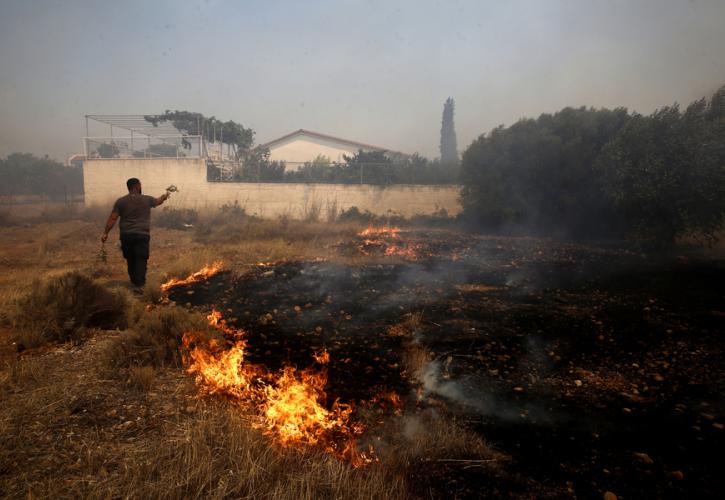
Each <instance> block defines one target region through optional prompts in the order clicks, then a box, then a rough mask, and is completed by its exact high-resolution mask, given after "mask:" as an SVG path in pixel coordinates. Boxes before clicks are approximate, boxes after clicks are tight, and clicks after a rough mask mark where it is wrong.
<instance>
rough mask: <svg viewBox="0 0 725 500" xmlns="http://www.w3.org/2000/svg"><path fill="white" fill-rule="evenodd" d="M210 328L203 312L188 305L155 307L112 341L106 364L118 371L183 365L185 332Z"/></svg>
mask: <svg viewBox="0 0 725 500" xmlns="http://www.w3.org/2000/svg"><path fill="white" fill-rule="evenodd" d="M207 328H208V324H207V322H206V321H205V319H204V318H203V317H202V316H200V315H197V314H192V313H190V312H188V311H186V310H184V309H181V308H176V307H169V308H161V309H155V310H153V311H151V312H149V313H146V314H144V315H142V316H141V319H140V320H139V321H138V323H136V324H135V325H134V326H133V328H132V329H130V330H129V331H127V332H124V333H123V334H122V335H121V336H119V337H118V338H116V339H114V341H113V342H111V343H110V345H109V347H108V350H107V352H106V363H105V364H106V366H107V367H108V368H110V369H113V370H114V371H115V370H117V369H119V368H131V367H139V366H151V367H157V366H165V365H174V366H181V358H180V353H179V347H180V346H181V339H182V337H183V335H184V333H185V332H188V331H198V330H205V329H207Z"/></svg>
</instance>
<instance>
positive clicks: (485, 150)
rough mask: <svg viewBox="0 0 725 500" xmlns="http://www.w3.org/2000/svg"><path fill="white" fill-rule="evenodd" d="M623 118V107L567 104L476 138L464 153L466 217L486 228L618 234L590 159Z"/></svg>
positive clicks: (596, 234) (579, 234) (618, 126)
mask: <svg viewBox="0 0 725 500" xmlns="http://www.w3.org/2000/svg"><path fill="white" fill-rule="evenodd" d="M628 119H629V115H628V114H627V111H626V110H624V109H616V110H613V111H611V110H595V109H586V108H578V109H574V108H565V109H563V110H561V111H559V112H558V113H555V114H553V115H549V114H543V115H541V116H540V117H539V118H538V119H536V120H533V119H524V120H520V121H519V122H517V123H515V124H514V125H512V126H510V127H508V128H505V127H503V126H501V127H497V128H495V129H494V130H492V131H491V132H490V133H489V134H488V135H485V134H484V135H482V136H480V137H479V138H478V139H477V140H476V141H474V142H473V144H471V146H470V147H469V148H468V149H467V150H466V151H465V152H464V154H463V160H462V181H463V184H464V189H463V191H462V201H463V206H464V214H465V216H466V218H467V219H468V220H470V221H472V222H474V223H475V224H477V225H479V226H481V227H483V228H486V229H489V230H509V229H517V230H521V231H526V232H533V233H540V234H551V233H555V234H562V233H564V234H568V235H572V236H579V237H582V236H605V235H610V234H612V233H615V232H617V231H618V230H619V229H620V228H619V224H620V220H619V219H618V218H617V216H616V214H615V213H614V209H613V205H612V203H611V200H609V199H608V198H607V197H606V196H605V194H604V191H603V189H602V185H601V176H599V175H597V171H596V170H595V168H594V163H595V160H596V158H597V157H598V155H599V152H600V151H601V149H602V148H603V147H604V145H605V144H607V142H608V141H609V140H610V139H611V138H612V137H614V135H615V134H616V133H617V132H618V130H619V129H620V128H621V127H622V126H623V124H624V123H626V122H627V121H628Z"/></svg>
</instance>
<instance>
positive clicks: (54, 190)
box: [0, 153, 83, 199]
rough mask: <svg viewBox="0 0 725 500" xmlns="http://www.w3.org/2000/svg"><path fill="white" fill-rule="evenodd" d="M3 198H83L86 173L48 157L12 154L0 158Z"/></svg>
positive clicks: (1, 193) (0, 185)
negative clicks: (76, 196) (75, 196)
mask: <svg viewBox="0 0 725 500" xmlns="http://www.w3.org/2000/svg"><path fill="white" fill-rule="evenodd" d="M0 178H2V179H3V182H2V183H0V195H2V196H18V195H44V196H48V197H50V198H54V199H64V198H65V197H66V196H71V195H79V194H83V170H82V169H81V168H79V167H65V166H63V164H62V163H60V162H58V161H56V160H53V159H51V158H49V157H48V156H47V155H46V156H43V157H38V156H35V155H33V154H30V153H12V154H10V155H8V156H7V158H0Z"/></svg>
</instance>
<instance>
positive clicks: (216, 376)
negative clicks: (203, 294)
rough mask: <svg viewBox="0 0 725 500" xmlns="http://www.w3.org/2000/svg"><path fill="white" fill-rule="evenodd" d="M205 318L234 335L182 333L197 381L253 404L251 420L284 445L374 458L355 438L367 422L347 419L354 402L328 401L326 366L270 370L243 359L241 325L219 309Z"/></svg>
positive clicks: (361, 460) (322, 359) (357, 460)
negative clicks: (230, 321)
mask: <svg viewBox="0 0 725 500" xmlns="http://www.w3.org/2000/svg"><path fill="white" fill-rule="evenodd" d="M207 319H208V320H209V324H210V325H211V326H213V327H215V328H216V329H217V330H218V331H219V332H221V333H222V334H224V337H225V339H228V338H233V339H235V340H234V341H229V340H224V341H220V340H218V339H215V338H212V339H210V340H205V339H204V338H203V337H202V336H201V335H199V334H195V333H193V332H188V333H186V334H184V338H183V345H184V350H185V356H184V359H185V363H186V365H187V372H188V373H190V374H196V381H197V384H199V385H200V386H202V387H203V388H204V389H205V390H206V391H207V392H208V393H210V394H221V395H225V396H228V397H230V398H231V399H232V400H234V401H235V402H237V403H240V404H245V405H247V406H252V407H255V408H256V409H257V410H258V413H259V422H258V423H256V424H255V426H256V427H258V428H260V429H262V432H263V433H264V434H265V435H267V436H270V437H271V438H272V439H273V440H274V441H275V442H277V443H279V444H281V445H283V446H301V445H311V446H318V447H320V448H322V449H323V450H325V451H327V452H328V453H331V454H333V455H335V456H337V457H339V458H343V459H346V460H348V461H349V462H350V463H351V464H352V465H353V466H355V467H359V466H362V465H365V464H367V463H370V462H372V461H373V460H374V454H373V452H372V450H370V451H369V452H368V453H365V452H360V451H358V449H357V447H356V444H355V441H356V439H357V437H359V436H360V435H361V434H362V432H363V431H364V430H365V428H364V426H363V425H362V424H360V423H357V422H354V421H352V420H351V415H352V412H353V407H352V406H351V405H348V404H344V403H340V402H339V401H334V402H333V403H332V405H331V406H330V407H329V408H328V407H327V406H326V403H327V394H326V392H325V385H326V384H327V369H326V368H323V369H321V370H319V371H316V370H314V369H312V368H306V369H304V370H297V369H296V368H295V367H291V366H286V367H284V368H282V369H281V370H280V372H278V373H270V372H269V371H268V370H267V369H266V368H265V367H264V366H262V365H258V364H254V363H249V362H248V361H245V352H246V350H247V340H246V339H245V332H244V330H240V329H236V328H233V327H231V326H229V325H228V324H227V322H226V321H225V320H224V319H223V318H222V315H221V313H219V312H218V311H212V312H211V314H209V316H208V317H207ZM313 357H314V359H315V361H317V363H319V364H325V363H328V362H329V359H330V355H329V353H328V352H327V351H326V350H322V351H319V352H317V353H315V354H314V356H313Z"/></svg>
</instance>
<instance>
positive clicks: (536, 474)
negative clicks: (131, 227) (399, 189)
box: [0, 210, 725, 499]
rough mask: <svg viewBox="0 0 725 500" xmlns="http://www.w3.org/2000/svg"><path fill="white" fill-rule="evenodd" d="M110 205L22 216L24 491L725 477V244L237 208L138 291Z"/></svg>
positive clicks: (12, 266) (566, 488) (156, 258)
mask: <svg viewBox="0 0 725 500" xmlns="http://www.w3.org/2000/svg"><path fill="white" fill-rule="evenodd" d="M104 215H105V214H84V215H83V217H80V218H75V217H73V218H68V217H66V218H65V219H64V218H62V217H58V219H59V220H57V221H55V222H39V221H38V220H34V221H32V222H30V223H27V224H24V225H23V224H21V225H14V226H7V227H3V228H1V229H0V231H1V232H2V244H1V245H2V246H1V251H2V253H1V254H0V259H1V261H0V262H2V266H3V270H4V273H3V275H1V276H0V294H1V295H2V297H3V300H2V304H3V305H2V310H1V311H0V312H1V313H2V332H1V335H2V336H1V339H0V356H1V360H2V365H3V368H2V372H0V397H1V398H2V405H1V407H0V442H1V443H2V448H1V451H0V453H1V455H0V493H1V494H2V495H3V496H7V497H21V496H22V497H28V498H32V497H71V496H73V497H76V496H83V497H92V498H94V497H103V498H108V497H119V498H121V497H124V498H125V497H133V498H178V497H185V498H195V497H204V498H207V497H220V498H221V497H230V498H238V497H245V498H246V497H249V498H424V497H425V498H500V497H512V498H561V497H564V498H566V497H571V498H574V497H580V498H581V497H584V498H603V497H606V498H610V499H611V498H615V496H616V497H621V498H643V497H644V498H651V497H658V498H659V497H680V498H681V497H693V498H715V497H720V495H721V493H722V491H723V478H722V475H721V471H720V466H719V464H720V459H719V453H720V451H721V450H722V448H723V444H725V443H724V439H723V437H724V436H725V431H724V429H723V425H724V424H725V399H723V396H722V394H723V393H724V392H723V389H724V384H725V368H724V366H723V363H722V359H723V342H722V331H723V330H725V328H723V327H724V326H725V303H724V302H723V299H724V298H725V266H724V265H723V260H721V259H719V258H716V257H714V256H712V255H709V256H705V255H704V254H700V253H695V252H692V251H691V252H689V253H687V254H682V253H681V254H680V255H669V256H653V255H646V254H643V253H641V252H639V251H634V250H632V249H627V248H621V247H616V246H587V245H582V244H571V243H559V242H555V241H550V240H545V239H536V238H512V237H492V236H486V235H476V234H471V233H466V232H463V231H460V230H453V229H442V228H435V227H430V226H421V225H416V226H412V225H406V226H402V227H401V228H400V229H397V228H391V227H386V226H384V225H381V224H378V225H376V226H375V227H373V228H368V227H367V224H363V223H360V222H349V223H341V222H335V223H322V222H316V221H313V220H310V221H305V222H300V221H288V220H279V221H269V222H261V221H256V220H254V219H252V218H249V217H246V216H244V215H243V214H241V213H239V212H238V211H234V210H232V211H230V212H228V213H226V214H221V215H219V214H217V215H209V216H208V218H206V219H203V220H198V221H196V222H195V223H194V227H192V228H187V229H186V230H178V229H169V228H168V227H159V225H160V224H162V223H163V224H164V225H165V226H174V227H178V226H179V224H176V223H174V221H164V220H161V219H158V220H157V221H156V222H157V227H155V228H154V232H153V238H152V251H151V254H152V257H151V260H150V262H149V268H150V274H149V281H148V286H147V290H146V294H145V296H143V297H140V298H137V297H134V296H133V295H132V294H131V293H130V292H129V291H128V290H127V288H126V284H125V281H126V276H125V268H124V262H123V260H122V258H121V256H120V251H119V250H118V249H117V248H116V247H115V244H111V242H110V240H109V243H108V244H107V247H108V248H106V255H105V261H104V258H103V257H104V256H103V255H101V254H100V253H99V250H100V246H99V243H98V240H99V236H100V231H101V228H102V223H103V218H104ZM181 227H183V225H182V226H181ZM213 262H221V263H222V264H220V265H219V266H218V269H212V270H209V271H208V272H207V273H206V274H205V275H204V276H197V278H195V279H188V280H185V281H183V278H185V277H187V276H188V275H190V274H191V273H193V272H194V271H197V270H199V269H202V268H203V267H204V266H205V265H209V264H212V263H213ZM68 273H72V274H71V275H69V274H68ZM69 276H70V277H69ZM172 278H176V279H178V280H180V282H179V283H177V284H176V285H175V286H169V287H168V289H167V290H166V291H165V292H163V293H162V292H161V290H160V286H161V285H162V284H163V283H166V282H168V280H170V279H172ZM49 290H50V291H49ZM58 297H71V298H72V299H73V300H71V299H68V300H66V299H64V300H60V299H58ZM81 299H83V300H81ZM87 304H93V307H90V306H88V307H86V306H85V305H87ZM68 310H72V311H73V313H72V314H71V313H68V312H67V311H68ZM234 356H238V357H234ZM230 359H231V360H236V361H234V362H228V360H230ZM242 360H243V361H242ZM240 367H241V368H240ZM295 391H296V392H295ZM294 419H296V420H294ZM293 420H294V421H293Z"/></svg>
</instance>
